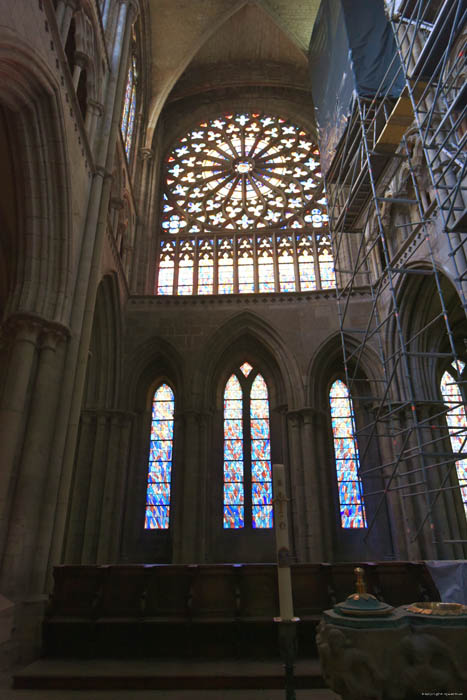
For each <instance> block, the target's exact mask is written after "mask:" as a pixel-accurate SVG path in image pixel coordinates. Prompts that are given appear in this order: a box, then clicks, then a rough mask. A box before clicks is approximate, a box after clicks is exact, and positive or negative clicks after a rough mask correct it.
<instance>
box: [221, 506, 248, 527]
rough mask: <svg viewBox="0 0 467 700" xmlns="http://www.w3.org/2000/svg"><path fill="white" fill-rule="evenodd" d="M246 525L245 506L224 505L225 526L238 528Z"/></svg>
mask: <svg viewBox="0 0 467 700" xmlns="http://www.w3.org/2000/svg"><path fill="white" fill-rule="evenodd" d="M244 526H245V520H244V517H243V506H230V505H225V506H224V528H225V529H226V530H228V529H238V528H241V527H244Z"/></svg>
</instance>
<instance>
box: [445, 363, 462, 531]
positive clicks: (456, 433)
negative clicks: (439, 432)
mask: <svg viewBox="0 0 467 700" xmlns="http://www.w3.org/2000/svg"><path fill="white" fill-rule="evenodd" d="M452 367H453V371H451V370H446V371H445V372H444V374H443V376H442V377H441V394H442V396H443V400H444V403H445V405H446V407H447V408H448V411H447V413H446V422H447V424H448V431H449V439H450V441H451V448H452V451H453V453H454V454H455V455H456V456H460V455H461V454H462V453H464V454H462V457H461V459H458V460H457V461H456V472H457V479H458V481H459V486H460V490H461V497H462V502H463V504H464V510H465V514H466V517H467V416H466V411H465V402H464V399H463V397H462V393H461V388H460V385H459V384H458V382H457V381H456V379H455V378H454V375H459V376H460V374H461V373H462V371H463V369H464V367H465V364H464V363H463V362H461V361H460V360H457V363H456V362H453V363H452ZM464 455H465V458H463V457H464Z"/></svg>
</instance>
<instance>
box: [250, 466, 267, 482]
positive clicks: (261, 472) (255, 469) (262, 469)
mask: <svg viewBox="0 0 467 700" xmlns="http://www.w3.org/2000/svg"><path fill="white" fill-rule="evenodd" d="M251 479H252V481H271V464H270V462H252V463H251Z"/></svg>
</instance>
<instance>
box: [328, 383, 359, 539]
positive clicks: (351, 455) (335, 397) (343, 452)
mask: <svg viewBox="0 0 467 700" xmlns="http://www.w3.org/2000/svg"><path fill="white" fill-rule="evenodd" d="M329 403H330V408H331V423H332V433H333V442H334V454H335V464H336V474H337V482H338V491H339V504H340V516H341V527H343V528H364V527H366V514H365V506H364V502H363V492H362V484H361V480H360V477H359V476H358V469H359V459H358V448H357V442H356V439H355V420H354V413H353V404H352V399H351V397H350V394H349V391H348V389H347V386H346V385H345V384H344V382H343V381H341V380H340V379H337V380H336V381H335V382H334V383H333V385H332V387H331V390H330V392H329Z"/></svg>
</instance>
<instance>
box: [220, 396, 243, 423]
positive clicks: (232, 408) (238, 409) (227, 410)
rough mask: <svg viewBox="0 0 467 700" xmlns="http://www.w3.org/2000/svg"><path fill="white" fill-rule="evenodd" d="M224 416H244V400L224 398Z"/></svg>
mask: <svg viewBox="0 0 467 700" xmlns="http://www.w3.org/2000/svg"><path fill="white" fill-rule="evenodd" d="M224 416H225V418H226V419H227V418H241V417H242V402H241V401H238V400H237V399H233V400H229V399H226V400H224Z"/></svg>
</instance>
